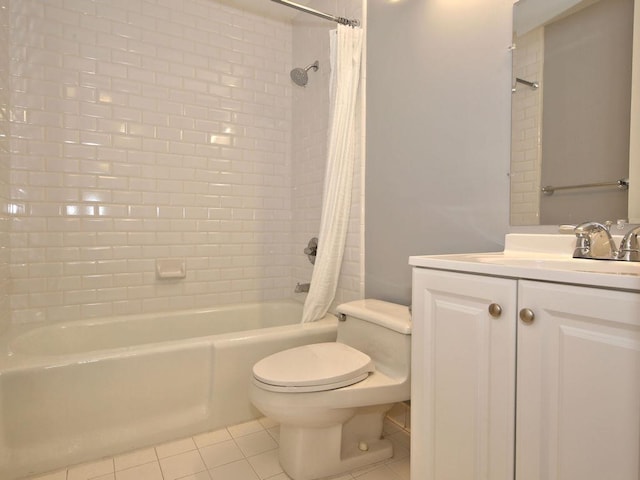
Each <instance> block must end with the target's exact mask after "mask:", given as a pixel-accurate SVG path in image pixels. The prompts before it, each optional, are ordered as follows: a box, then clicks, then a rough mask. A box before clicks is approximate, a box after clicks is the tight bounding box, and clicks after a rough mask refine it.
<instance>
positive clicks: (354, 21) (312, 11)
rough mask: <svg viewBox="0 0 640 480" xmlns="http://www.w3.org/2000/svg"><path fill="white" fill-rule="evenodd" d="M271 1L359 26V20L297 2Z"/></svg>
mask: <svg viewBox="0 0 640 480" xmlns="http://www.w3.org/2000/svg"><path fill="white" fill-rule="evenodd" d="M271 1H272V2H276V3H279V4H281V5H285V6H287V7H291V8H295V9H296V10H300V11H301V12H305V13H310V14H311V15H315V16H316V17H320V18H324V19H325V20H331V21H333V22H337V23H340V24H342V25H348V26H350V27H358V26H360V20H350V19H348V18H344V17H337V16H335V15H329V14H328V13H323V12H320V11H318V10H314V9H313V8H309V7H306V6H304V5H300V4H297V3H293V2H290V1H289V0H271Z"/></svg>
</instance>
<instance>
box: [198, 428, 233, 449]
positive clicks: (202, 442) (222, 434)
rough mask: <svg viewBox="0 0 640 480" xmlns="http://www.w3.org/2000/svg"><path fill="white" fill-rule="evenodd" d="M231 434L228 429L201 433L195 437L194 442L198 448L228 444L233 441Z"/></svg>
mask: <svg viewBox="0 0 640 480" xmlns="http://www.w3.org/2000/svg"><path fill="white" fill-rule="evenodd" d="M231 439H232V437H231V434H230V433H229V431H228V430H227V429H226V428H222V429H220V430H215V431H213V432H206V433H201V434H199V435H194V437H193V440H194V441H195V442H196V445H197V446H198V448H202V447H206V446H207V445H213V444H215V443H221V442H226V441H227V440H231Z"/></svg>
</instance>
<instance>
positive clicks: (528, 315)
mask: <svg viewBox="0 0 640 480" xmlns="http://www.w3.org/2000/svg"><path fill="white" fill-rule="evenodd" d="M535 318H536V316H535V314H534V313H533V310H531V309H530V308H523V309H522V310H520V320H522V321H523V322H524V323H526V324H530V323H533V321H534V320H535Z"/></svg>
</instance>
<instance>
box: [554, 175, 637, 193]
mask: <svg viewBox="0 0 640 480" xmlns="http://www.w3.org/2000/svg"><path fill="white" fill-rule="evenodd" d="M593 187H617V188H618V189H619V190H627V189H628V188H629V179H628V178H621V179H620V180H616V181H615V182H600V183H583V184H582V185H565V186H563V187H554V186H551V185H547V186H546V187H542V193H544V194H545V195H553V193H554V192H555V191H556V190H574V189H579V188H593Z"/></svg>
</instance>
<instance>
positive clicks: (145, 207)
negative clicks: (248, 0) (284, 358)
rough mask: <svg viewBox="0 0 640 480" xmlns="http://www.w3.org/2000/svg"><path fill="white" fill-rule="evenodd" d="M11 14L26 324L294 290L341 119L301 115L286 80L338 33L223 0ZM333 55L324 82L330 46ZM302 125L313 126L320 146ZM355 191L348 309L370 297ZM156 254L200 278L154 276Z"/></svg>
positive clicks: (17, 290)
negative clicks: (330, 142)
mask: <svg viewBox="0 0 640 480" xmlns="http://www.w3.org/2000/svg"><path fill="white" fill-rule="evenodd" d="M2 1H3V2H4V3H5V4H7V5H10V8H7V9H5V12H4V13H3V14H4V15H6V11H10V37H9V39H8V40H9V41H8V42H6V43H4V42H3V45H6V44H7V43H8V44H9V49H10V50H9V55H10V57H9V58H11V64H10V85H11V90H10V91H11V97H10V99H9V101H10V104H11V115H12V116H11V140H10V142H11V145H10V150H11V155H10V160H9V161H10V168H8V167H7V165H6V162H7V155H6V153H5V154H2V151H3V150H2V148H6V141H5V144H4V145H5V147H3V146H2V145H0V155H3V156H2V158H1V159H0V161H1V162H3V163H2V164H0V172H1V173H0V200H2V202H3V204H6V205H7V209H6V210H7V212H6V214H5V213H3V219H4V218H6V216H7V215H9V216H10V217H11V222H10V228H8V227H6V223H7V222H6V221H5V220H3V222H2V230H0V235H3V236H4V237H2V238H5V237H6V236H7V235H8V236H9V237H10V243H9V244H10V247H11V248H10V262H9V263H10V265H9V270H10V271H9V273H10V278H11V287H10V291H11V310H12V317H13V321H14V322H16V323H23V322H32V321H40V320H43V321H57V320H62V319H76V318H86V317H92V316H105V315H117V314H128V313H139V312H151V311H159V310H168V309H171V310H176V309H185V308H198V307H208V306H214V305H218V304H226V303H235V302H244V301H257V300H269V299H279V298H287V297H290V296H291V295H293V286H294V284H295V281H294V278H299V276H300V275H298V272H297V267H296V265H297V264H298V263H299V262H300V261H301V259H302V257H303V256H302V254H301V253H300V252H301V250H302V249H303V248H304V246H305V245H306V240H305V241H304V242H300V240H299V237H305V238H306V237H307V236H308V234H307V232H308V231H315V232H317V228H318V226H317V223H318V222H319V217H320V214H319V205H320V198H321V191H322V181H323V176H324V164H325V159H324V157H323V155H322V153H323V152H322V151H323V149H324V148H325V144H326V122H327V119H328V110H327V107H326V105H324V104H323V105H320V106H319V107H318V109H316V110H311V109H306V108H304V107H302V108H300V107H298V106H296V107H294V103H295V102H296V101H298V100H299V98H298V96H297V95H298V92H296V93H295V95H294V92H293V90H292V89H293V85H292V83H291V81H290V79H289V71H290V69H291V68H292V65H293V63H295V62H292V59H294V60H297V58H298V57H300V58H303V57H304V58H305V59H306V58H307V57H313V56H314V55H316V53H315V52H314V51H309V52H306V51H305V49H310V48H311V47H314V48H315V47H316V43H317V42H325V43H326V40H324V39H322V40H319V41H317V40H316V38H320V37H315V36H313V35H310V34H308V33H305V32H306V30H309V31H310V32H311V31H314V32H315V31H316V30H318V31H319V30H324V32H322V33H321V36H322V37H323V38H324V37H326V35H327V34H326V31H327V30H328V27H329V26H331V24H330V23H325V24H324V25H323V28H322V29H314V28H313V27H310V26H309V25H308V24H309V18H310V17H308V16H304V17H300V18H301V19H302V20H303V22H301V23H304V25H305V27H304V28H303V29H302V31H299V29H298V27H292V25H291V24H289V23H285V22H283V21H278V20H274V19H270V18H265V17H261V16H259V15H255V14H252V13H250V12H245V11H242V10H238V9H235V8H232V7H229V6H228V5H226V4H225V5H223V4H219V3H217V2H215V1H212V0H127V1H126V2H125V1H120V0H110V1H99V0H46V1H42V0H21V1H13V2H11V3H10V4H9V0H2ZM331 3H332V4H335V7H336V9H337V8H338V5H337V2H335V1H334V2H331ZM350 3H351V4H352V6H353V5H356V4H357V5H356V7H355V10H356V11H357V10H358V9H359V10H360V11H361V5H360V2H355V1H354V2H350ZM332 6H333V5H332ZM332 6H329V7H323V8H331V7H332ZM283 8H284V7H283ZM340 8H344V7H340ZM294 24H295V22H294ZM6 30H7V29H6V28H3V32H4V33H5V34H6ZM319 35H320V34H319ZM294 45H295V47H294ZM317 55H320V53H318V54H317ZM322 55H323V56H324V57H327V59H326V61H325V62H323V63H324V67H325V68H324V74H325V75H328V46H327V48H326V52H324V51H323V52H322ZM313 60H315V58H309V63H311V62H312V61H313ZM301 61H302V60H301ZM5 63H6V61H5ZM296 66H298V65H297V64H296ZM2 77H3V82H4V83H3V85H4V84H6V83H7V80H8V79H7V74H6V72H2ZM311 77H312V78H311V79H310V87H311V85H312V84H313V82H314V80H317V77H316V78H313V75H311ZM323 82H324V83H325V85H324V88H325V89H327V92H328V76H327V77H326V79H325V80H324V81H323ZM304 93H305V94H306V95H307V96H308V97H312V99H311V100H310V101H312V102H313V104H314V105H315V104H316V102H319V101H320V102H327V101H328V97H327V94H325V93H323V92H321V93H318V94H317V95H316V94H315V93H314V92H313V91H312V90H311V88H308V89H307V90H306V91H305V92H304ZM0 95H3V97H2V100H3V104H4V100H6V98H5V97H6V96H7V94H6V89H5V90H3V92H0ZM316 97H319V98H316ZM298 113H299V114H300V115H303V116H297V115H298ZM294 118H295V121H293V119H294ZM5 124H6V121H5ZM296 124H300V126H303V125H304V124H307V125H311V126H310V127H309V128H310V130H309V133H308V134H305V135H307V137H310V138H311V139H312V142H311V143H309V144H306V146H305V145H303V144H302V143H300V142H303V139H301V138H300V139H298V136H299V135H298V132H297V129H296V128H297V126H296ZM0 129H2V127H1V126H0ZM323 130H324V132H323ZM0 131H1V130H0ZM307 140H309V139H308V138H305V139H304V141H307ZM300 151H303V152H304V151H308V152H310V156H309V158H308V159H307V158H306V157H304V156H300V158H298V157H299V156H298V153H299V152H300ZM292 152H294V154H293V155H292ZM311 153H313V155H311ZM359 168H360V167H359ZM308 169H310V170H308ZM7 170H10V178H8V179H6V176H7V174H6V172H7ZM309 171H311V172H312V174H311V177H312V178H311V179H310V181H307V179H306V175H307V173H306V172H309ZM359 182H360V180H359V179H358V180H357V181H356V188H355V190H354V200H355V201H354V212H355V216H354V222H353V232H351V233H350V238H349V245H348V247H347V252H348V253H347V256H346V259H345V266H344V268H343V274H344V279H343V281H341V290H340V292H339V294H338V296H337V298H340V299H352V298H359V295H361V292H362V288H361V274H360V265H361V262H360V257H361V249H360V245H361V240H360V230H361V222H360V216H359V215H358V213H359V209H360V208H361V202H360V200H359V198H360V195H361V190H360V188H359ZM7 189H8V190H10V191H9V192H8V193H7V192H6V190H7ZM3 192H5V193H3ZM299 192H300V193H302V194H303V196H304V195H308V197H305V198H307V199H306V200H305V199H304V198H303V200H302V201H300V200H299V198H298V194H299ZM318 192H320V193H319V194H318ZM300 205H302V206H300ZM313 222H316V224H313ZM301 225H304V228H306V230H305V233H304V234H302V233H300V232H299V230H298V229H299V228H301ZM316 235H317V233H316ZM301 243H303V244H301ZM2 245H4V246H6V242H3V243H2ZM4 250H5V251H4V252H2V253H0V255H1V256H0V270H1V269H2V268H3V262H4V265H5V267H4V268H5V270H6V263H7V261H8V259H7V258H8V255H7V253H6V248H5V249H4ZM159 258H179V259H184V260H185V263H186V270H187V274H186V278H185V279H184V280H158V279H156V274H155V263H156V259H159ZM294 259H295V260H294ZM305 261H306V260H305ZM309 267H310V265H309ZM294 271H295V273H294ZM3 278H5V279H6V278H7V276H3ZM301 280H304V279H301ZM7 288H8V287H7V285H6V280H5V284H0V292H6V291H7ZM4 297H6V293H5V294H4ZM2 298H3V297H2V296H0V307H2V305H3V300H2ZM6 303H7V302H6V301H5V302H4V305H5V307H4V308H7V307H6Z"/></svg>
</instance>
